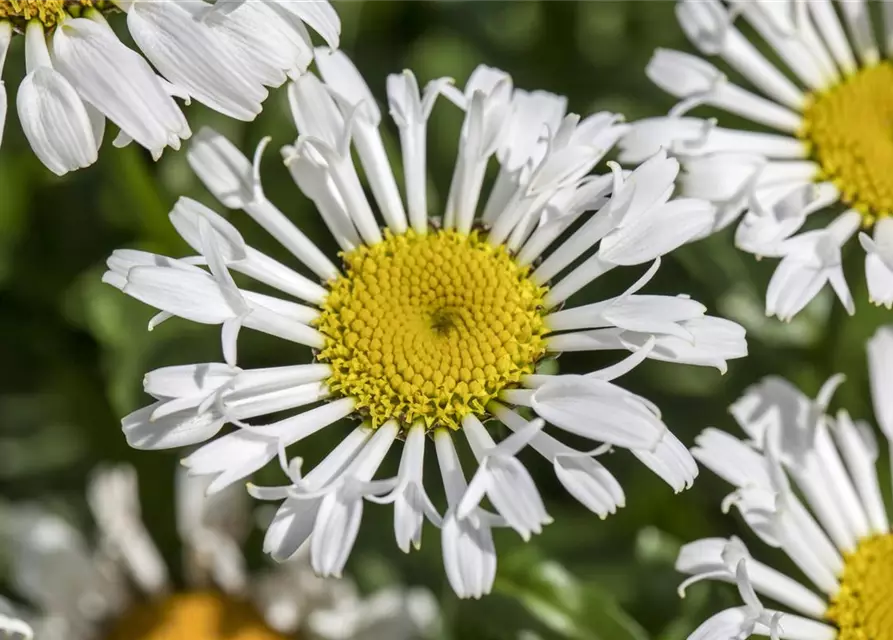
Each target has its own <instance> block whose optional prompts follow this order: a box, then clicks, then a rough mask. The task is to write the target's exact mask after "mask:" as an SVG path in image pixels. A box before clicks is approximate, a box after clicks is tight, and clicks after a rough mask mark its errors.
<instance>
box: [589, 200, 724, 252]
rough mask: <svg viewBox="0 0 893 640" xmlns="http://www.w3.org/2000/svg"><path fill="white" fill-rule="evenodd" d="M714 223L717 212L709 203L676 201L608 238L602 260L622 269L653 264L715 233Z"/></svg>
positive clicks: (601, 249)
mask: <svg viewBox="0 0 893 640" xmlns="http://www.w3.org/2000/svg"><path fill="white" fill-rule="evenodd" d="M713 220H714V208H713V206H712V205H711V204H709V203H708V202H706V201H704V200H695V199H687V198H682V199H678V200H673V201H672V202H668V203H666V204H665V205H663V206H661V207H657V208H655V209H653V210H652V211H651V212H650V215H648V216H646V217H643V218H640V219H639V220H638V221H637V222H636V223H634V224H630V225H628V226H625V227H623V228H621V229H620V230H618V231H615V232H613V233H611V234H609V235H608V236H606V237H605V239H604V240H603V241H602V244H601V246H600V247H599V257H601V258H602V259H603V260H606V261H608V262H612V263H614V264H621V265H633V264H641V263H643V262H649V261H651V260H654V259H655V258H657V257H659V256H662V255H665V254H667V253H670V252H671V251H673V250H674V249H676V248H677V247H679V246H681V245H683V244H685V243H686V242H688V241H690V240H692V239H693V238H696V237H698V236H700V235H702V234H703V233H704V232H705V230H707V229H712V228H713Z"/></svg>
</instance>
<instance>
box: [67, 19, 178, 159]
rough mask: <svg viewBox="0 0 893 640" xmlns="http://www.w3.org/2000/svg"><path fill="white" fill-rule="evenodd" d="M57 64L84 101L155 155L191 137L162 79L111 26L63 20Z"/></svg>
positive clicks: (76, 20) (176, 147) (81, 20)
mask: <svg viewBox="0 0 893 640" xmlns="http://www.w3.org/2000/svg"><path fill="white" fill-rule="evenodd" d="M87 14H88V15H91V14H90V11H88V12H87ZM53 64H54V66H55V67H56V68H57V69H59V71H60V72H61V73H62V75H64V76H65V77H66V78H67V79H68V81H69V82H70V83H71V84H72V85H73V86H74V88H75V89H76V90H77V92H78V94H79V95H80V96H81V98H83V99H84V101H86V102H89V103H90V104H91V105H93V106H94V107H95V108H96V109H98V110H99V111H100V112H102V114H103V115H105V116H106V117H107V118H108V119H109V120H111V121H112V122H114V123H115V124H117V125H118V126H119V127H121V130H122V132H126V134H127V135H128V136H130V137H131V138H133V139H134V140H135V141H136V142H137V143H138V144H140V145H142V146H143V147H145V148H146V149H148V150H149V151H150V152H152V154H153V156H158V155H160V154H161V152H162V150H163V149H164V148H165V147H167V146H171V147H173V148H174V149H178V148H179V147H180V139H181V138H183V139H186V138H188V137H189V136H190V135H191V131H190V130H189V125H188V124H187V122H186V118H185V117H184V116H183V113H182V112H181V111H180V109H179V107H178V106H177V105H176V103H175V102H174V101H173V100H172V99H171V96H170V94H169V93H168V91H167V89H166V88H165V87H164V85H163V84H162V83H161V80H160V79H159V77H158V76H157V75H156V74H155V72H154V71H152V68H151V67H150V66H149V64H148V63H147V62H146V61H145V60H144V59H143V58H142V56H140V55H139V54H137V53H136V52H134V51H132V50H131V49H128V48H127V47H125V46H124V45H123V44H122V43H121V42H120V40H118V38H117V36H116V35H115V34H114V32H113V31H112V30H111V29H110V28H109V27H108V26H107V25H105V24H100V23H98V22H95V21H93V20H90V19H86V18H75V19H69V20H65V22H64V23H63V24H62V25H60V26H59V28H58V29H56V31H55V32H54V34H53ZM111 87H114V90H112V89H111Z"/></svg>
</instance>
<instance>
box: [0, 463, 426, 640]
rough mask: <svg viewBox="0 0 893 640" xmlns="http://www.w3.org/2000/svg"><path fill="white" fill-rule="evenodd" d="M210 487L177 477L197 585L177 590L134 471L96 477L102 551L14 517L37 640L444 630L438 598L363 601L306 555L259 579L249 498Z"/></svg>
mask: <svg viewBox="0 0 893 640" xmlns="http://www.w3.org/2000/svg"><path fill="white" fill-rule="evenodd" d="M206 487H207V483H206V482H205V481H204V480H203V479H201V478H194V477H190V476H187V474H186V473H185V471H183V472H180V473H179V474H178V476H177V496H176V497H177V529H178V532H179V535H180V538H181V541H182V544H183V567H184V574H185V586H179V585H177V586H175V585H174V584H172V581H171V579H170V576H169V573H168V569H167V567H166V565H165V563H164V561H163V560H162V558H161V555H160V553H159V552H158V549H157V548H156V547H155V544H154V543H153V541H152V539H151V537H150V536H149V534H148V532H147V531H146V529H145V527H144V526H143V523H142V519H141V516H140V502H139V495H138V491H137V478H136V473H135V471H134V469H133V468H132V467H129V466H126V465H122V466H118V467H112V468H105V469H100V470H99V471H97V472H95V473H94V474H93V477H92V478H91V479H90V484H89V487H88V494H87V497H88V502H89V505H90V507H91V510H92V511H93V515H94V518H95V521H96V526H97V536H98V542H97V544H96V546H95V547H92V546H91V545H90V544H89V543H88V542H87V540H86V539H85V537H84V536H83V535H82V534H81V533H80V532H79V531H78V530H77V529H75V528H74V527H73V526H72V525H71V524H69V523H68V522H67V521H66V520H64V519H63V518H61V517H59V516H57V515H55V514H52V513H50V512H48V511H46V510H43V509H40V508H39V507H36V506H13V507H9V508H6V509H4V511H3V520H2V523H0V537H2V538H3V540H4V543H5V545H4V550H5V551H8V552H9V558H7V560H8V562H9V567H10V578H11V584H12V586H13V588H14V589H15V590H16V591H17V592H18V593H19V594H20V595H21V596H24V597H26V598H27V599H28V600H29V601H30V612H29V613H30V615H29V616H27V617H28V618H29V622H30V623H31V626H32V627H33V629H34V637H35V638H37V640H94V639H95V640H100V639H102V640H170V639H173V638H190V640H224V638H226V639H228V640H280V639H281V640H288V639H289V638H302V639H307V638H316V639H319V640H347V639H362V640H385V639H387V640H394V639H396V640H411V639H416V638H421V637H425V636H426V635H428V634H429V633H431V632H432V631H433V630H434V629H436V626H437V624H438V623H439V613H438V610H437V604H436V602H435V601H434V598H433V596H431V594H429V593H428V592H427V591H424V590H419V589H414V590H409V591H405V590H398V589H386V590H382V591H379V592H378V593H375V594H373V595H372V596H370V597H368V598H363V597H360V596H359V594H358V592H357V590H356V588H355V586H354V585H353V583H352V582H349V581H346V580H345V581H333V580H325V579H322V578H319V577H317V576H316V575H314V573H313V571H312V570H311V568H310V565H309V563H308V561H307V554H306V552H303V551H302V552H301V553H300V554H299V557H297V558H295V559H294V560H292V561H290V562H288V563H284V564H281V565H277V566H276V568H275V569H273V570H266V571H264V572H262V573H260V574H255V575H252V574H251V573H250V572H249V571H248V569H247V567H246V565H245V561H244V558H243V557H242V554H241V551H240V545H241V543H242V542H243V540H244V537H245V534H246V533H247V532H248V530H249V529H250V527H251V514H250V511H249V508H248V507H249V504H248V502H249V501H248V499H247V498H248V497H247V496H246V495H245V492H244V491H241V490H234V489H235V488H233V489H231V490H228V491H224V492H221V493H217V494H215V495H214V496H212V497H207V496H206V495H205V489H206ZM133 587H137V589H136V590H135V589H134V588H133ZM20 613H22V612H20ZM0 620H2V618H0ZM2 629H3V627H2V626H0V630H2ZM10 629H11V630H12V631H13V632H17V633H20V634H23V635H26V636H27V633H26V631H24V630H22V629H21V628H18V627H16V626H14V625H13V626H12V627H10Z"/></svg>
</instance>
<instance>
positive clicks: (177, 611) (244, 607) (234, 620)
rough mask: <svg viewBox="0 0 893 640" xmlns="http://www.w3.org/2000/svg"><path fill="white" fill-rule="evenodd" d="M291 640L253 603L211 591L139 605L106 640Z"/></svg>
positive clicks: (117, 625)
mask: <svg viewBox="0 0 893 640" xmlns="http://www.w3.org/2000/svg"><path fill="white" fill-rule="evenodd" d="M287 639H288V636H284V635H282V634H280V633H277V632H275V631H273V630H272V629H270V628H269V627H268V626H267V624H266V623H265V622H264V620H263V618H262V617H261V615H260V613H258V611H257V609H255V608H254V606H253V605H251V604H250V603H248V602H245V601H242V600H236V599H234V598H231V597H229V596H226V595H223V594H221V593H216V592H211V591H206V592H205V591H200V592H195V593H178V594H175V595H172V596H169V597H166V598H162V599H159V600H154V601H151V602H146V603H143V604H140V605H137V606H136V607H133V608H132V609H131V610H130V611H128V612H127V613H126V614H125V615H124V616H123V617H122V618H121V619H120V620H118V621H116V623H115V625H114V626H113V628H112V631H111V633H110V634H109V635H108V636H106V640H287ZM291 640H294V637H292V638H291Z"/></svg>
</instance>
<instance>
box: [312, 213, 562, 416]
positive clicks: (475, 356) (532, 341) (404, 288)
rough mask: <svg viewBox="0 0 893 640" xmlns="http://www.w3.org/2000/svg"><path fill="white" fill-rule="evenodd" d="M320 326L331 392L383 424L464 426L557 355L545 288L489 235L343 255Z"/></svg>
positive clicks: (391, 238) (418, 238)
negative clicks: (550, 353) (548, 341)
mask: <svg viewBox="0 0 893 640" xmlns="http://www.w3.org/2000/svg"><path fill="white" fill-rule="evenodd" d="M343 258H344V264H345V273H344V275H343V276H341V277H340V278H339V279H338V280H336V281H335V282H334V283H332V285H331V288H330V293H329V296H328V298H327V299H326V302H325V305H324V306H323V310H322V314H321V316H320V318H319V320H318V321H317V328H318V329H319V330H320V331H321V332H322V333H323V334H324V335H325V337H326V344H325V347H324V348H323V349H322V351H321V352H320V353H319V354H318V356H317V358H318V360H319V361H321V362H326V363H328V364H329V365H331V367H332V371H333V373H332V376H331V377H330V378H329V380H328V385H329V387H330V388H331V389H332V390H333V391H335V392H338V393H341V394H343V395H345V396H349V397H352V398H355V399H356V401H357V410H358V412H359V413H360V415H361V416H363V417H364V418H368V419H370V420H371V421H372V424H373V426H380V425H381V424H382V423H384V422H385V421H387V420H389V419H392V418H393V419H397V420H399V421H401V423H402V425H403V426H404V427H408V426H410V425H411V424H412V423H413V422H415V421H417V420H420V419H421V420H424V421H425V424H426V425H427V426H429V427H430V426H432V425H434V424H438V425H442V426H448V427H452V428H454V429H455V428H458V427H459V424H460V421H461V420H462V418H463V417H464V416H465V415H467V414H469V413H474V414H478V415H481V414H484V413H485V408H484V407H486V405H487V403H488V402H490V401H491V400H493V399H494V398H495V397H496V395H497V394H498V393H499V392H500V391H502V390H503V389H505V388H507V387H511V386H516V385H517V384H518V382H519V381H520V380H521V378H522V377H523V376H524V375H527V374H530V373H533V370H534V366H535V364H536V362H537V360H539V359H540V358H541V357H542V356H543V354H544V353H545V340H544V338H543V336H544V334H545V333H546V328H545V325H544V323H543V316H542V314H543V310H544V305H543V296H544V295H545V293H546V288H545V287H540V286H538V285H536V284H535V283H534V282H533V281H532V280H531V279H530V278H529V277H528V274H529V268H528V267H521V266H519V265H518V264H517V263H516V262H515V261H514V260H513V259H512V257H511V256H510V255H509V253H508V252H507V251H506V250H505V248H504V247H501V246H500V247H493V246H491V245H489V244H488V243H487V242H486V241H485V240H484V239H483V238H481V236H480V235H479V234H478V233H477V232H473V233H471V234H470V235H464V234H460V233H457V232H455V231H433V232H431V233H428V234H426V235H418V234H416V233H414V232H413V231H409V232H407V233H405V234H401V235H393V234H390V233H386V235H385V239H384V240H383V241H382V242H379V243H378V244H375V245H373V246H361V247H358V248H356V249H354V250H353V251H351V252H349V253H347V254H345V255H344V256H343Z"/></svg>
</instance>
